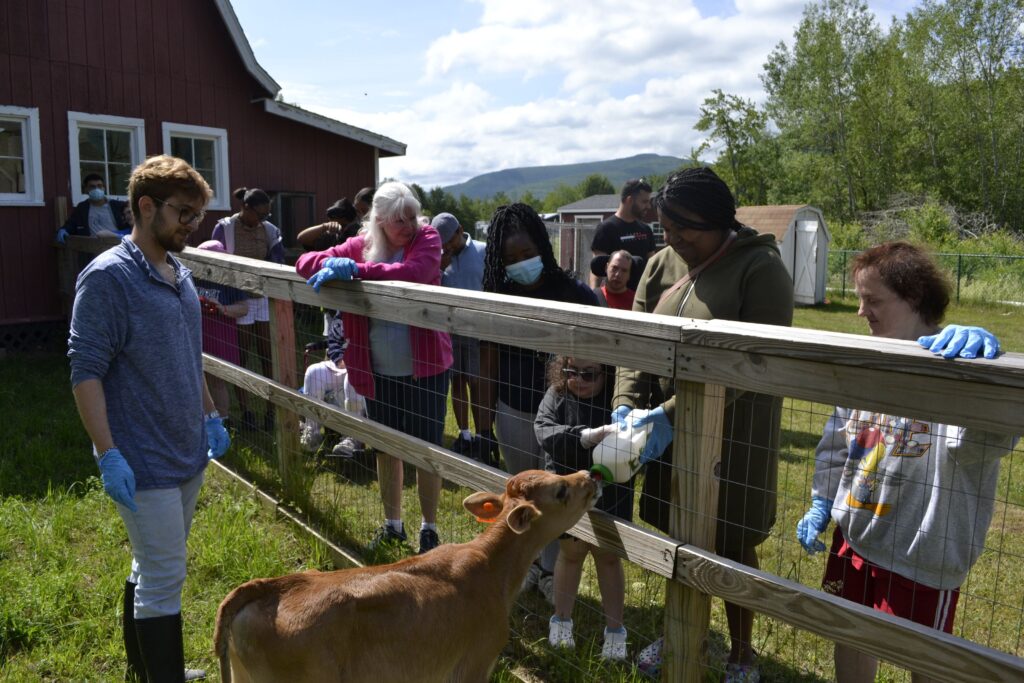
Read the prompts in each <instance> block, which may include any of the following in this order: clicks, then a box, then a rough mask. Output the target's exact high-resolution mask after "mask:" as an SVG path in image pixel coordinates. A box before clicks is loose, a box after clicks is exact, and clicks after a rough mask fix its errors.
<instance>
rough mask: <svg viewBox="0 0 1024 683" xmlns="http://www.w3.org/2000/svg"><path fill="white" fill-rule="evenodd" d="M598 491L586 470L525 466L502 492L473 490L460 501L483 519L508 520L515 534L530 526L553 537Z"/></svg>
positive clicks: (567, 526) (572, 522) (583, 510)
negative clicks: (556, 470)
mask: <svg viewBox="0 0 1024 683" xmlns="http://www.w3.org/2000/svg"><path fill="white" fill-rule="evenodd" d="M598 491H599V486H598V483H597V481H596V480H594V479H593V478H592V477H591V476H590V475H589V474H588V473H587V472H577V473H575V474H567V475H564V476H563V475H558V474H552V473H551V472H545V471H543V470H526V471H525V472H520V473H519V474H517V475H515V476H514V477H511V478H510V479H509V480H508V482H507V483H506V484H505V493H503V494H501V495H498V494H497V493H489V492H486V491H483V492H480V493H474V494H473V495H471V496H468V497H467V498H466V499H465V500H464V501H463V502H462V505H463V506H464V507H465V508H466V509H467V510H469V512H471V513H472V514H474V515H476V517H477V519H479V520H480V521H482V522H497V523H504V524H507V525H508V527H509V528H510V529H511V530H512V531H514V532H515V533H517V534H522V533H525V532H526V531H528V530H531V529H533V530H535V531H537V532H538V533H540V534H541V535H543V536H545V537H547V536H550V537H551V538H555V537H557V536H558V535H559V534H562V533H564V532H565V531H567V530H568V529H570V528H572V526H573V525H575V524H576V522H578V521H579V520H580V517H582V516H583V515H584V514H585V513H586V512H587V510H589V509H590V508H592V507H593V506H594V502H595V501H596V500H597V496H598Z"/></svg>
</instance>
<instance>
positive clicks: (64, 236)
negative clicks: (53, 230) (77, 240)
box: [57, 228, 68, 244]
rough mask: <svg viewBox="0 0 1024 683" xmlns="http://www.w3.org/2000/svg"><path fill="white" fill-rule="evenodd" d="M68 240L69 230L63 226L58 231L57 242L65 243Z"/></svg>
mask: <svg viewBox="0 0 1024 683" xmlns="http://www.w3.org/2000/svg"><path fill="white" fill-rule="evenodd" d="M67 241H68V231H67V230H65V229H64V228H61V229H60V230H58V231H57V243H58V244H64V243H65V242H67Z"/></svg>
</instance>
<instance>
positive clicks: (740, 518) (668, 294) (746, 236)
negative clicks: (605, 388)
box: [612, 168, 793, 683]
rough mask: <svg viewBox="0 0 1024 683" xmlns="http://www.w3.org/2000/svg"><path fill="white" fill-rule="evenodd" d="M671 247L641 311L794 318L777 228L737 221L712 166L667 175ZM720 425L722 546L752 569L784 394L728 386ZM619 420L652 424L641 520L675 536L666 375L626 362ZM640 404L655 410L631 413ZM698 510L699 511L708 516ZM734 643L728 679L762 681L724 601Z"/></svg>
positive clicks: (648, 280)
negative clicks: (761, 229) (770, 230)
mask: <svg viewBox="0 0 1024 683" xmlns="http://www.w3.org/2000/svg"><path fill="white" fill-rule="evenodd" d="M655 206H656V208H657V209H658V218H659V220H660V221H661V225H662V228H663V229H664V231H665V241H666V242H667V243H668V246H669V248H668V249H662V250H661V251H660V252H658V253H657V254H656V255H655V256H654V257H652V258H651V260H650V261H649V262H648V264H647V269H646V270H645V271H644V274H643V276H642V277H641V279H640V283H639V285H638V286H637V291H636V298H635V299H634V303H633V310H634V311H643V312H647V313H659V314H663V315H673V316H680V317H686V318H697V319H700V320H712V319H721V320H739V321H742V322H752V323H765V324H770V325H787V326H788V325H790V324H791V322H792V319H793V280H792V279H791V278H790V276H789V274H788V273H787V272H786V268H785V265H784V264H783V262H782V259H781V257H780V254H779V247H778V245H777V244H776V243H775V238H774V237H773V236H772V235H760V234H758V233H757V232H756V231H755V230H753V229H752V228H750V227H747V226H745V225H741V224H740V223H739V222H738V221H737V220H736V204H735V202H734V200H733V196H732V193H731V192H730V190H729V187H728V186H727V185H726V184H725V183H724V182H722V180H721V179H720V178H719V177H718V176H717V175H715V173H714V171H712V170H711V169H709V168H689V169H685V170H682V171H677V172H676V173H673V174H672V175H671V176H669V178H668V180H666V181H665V185H664V186H663V187H662V188H661V189H660V190H659V192H658V194H657V195H656V197H655ZM726 401H727V403H726V409H725V417H724V424H723V430H722V453H721V469H720V472H719V473H718V474H719V492H718V514H717V519H718V528H717V532H716V538H715V551H716V552H717V553H718V554H719V555H722V556H724V557H727V558H729V559H732V560H736V561H739V562H742V563H743V564H745V565H748V566H751V567H757V553H756V550H755V549H756V548H757V546H758V545H760V544H761V543H762V542H763V541H764V540H765V539H766V538H768V532H769V530H770V529H771V527H772V525H773V524H774V523H775V507H776V500H775V498H776V484H777V478H778V446H779V420H780V413H781V408H782V399H781V398H779V397H776V396H771V395H768V394H756V393H753V392H741V391H735V390H732V389H729V390H728V391H727V393H726ZM612 405H613V406H616V408H615V411H614V412H613V414H612V417H613V419H614V420H616V421H617V422H620V423H621V422H626V421H632V422H633V424H634V425H636V426H641V425H645V424H648V423H651V424H653V429H652V432H651V436H650V437H649V439H648V442H647V446H646V448H645V451H644V453H643V454H642V456H641V460H642V461H647V460H649V462H648V464H647V473H646V476H645V477H644V484H643V493H642V495H641V498H640V517H641V519H643V520H644V521H646V522H648V523H650V524H653V525H654V526H655V527H657V528H658V529H660V530H661V531H663V532H665V533H669V517H670V512H671V508H672V506H677V505H679V504H680V502H679V501H673V500H671V497H672V496H671V481H672V467H673V465H672V449H671V441H672V416H673V413H674V412H675V408H676V404H675V397H674V395H673V384H672V380H671V378H664V377H656V376H652V375H649V374H647V373H645V372H639V371H636V370H630V369H628V368H619V369H618V371H617V374H616V383H615V392H614V396H613V399H612ZM634 408H644V409H646V408H650V409H651V410H650V413H649V415H647V416H645V417H642V418H637V419H635V420H631V418H630V417H629V413H630V411H631V410H633V409H634ZM701 512H703V511H701ZM725 608H726V616H727V619H728V623H729V635H730V638H731V640H732V649H731V651H730V653H729V658H728V662H727V664H726V675H725V680H726V681H727V682H729V683H733V682H739V681H743V682H745V683H751V682H752V681H756V680H758V677H759V676H758V670H757V668H756V666H755V663H754V651H753V648H752V647H751V642H750V640H751V635H752V633H753V626H754V614H753V612H750V611H749V610H745V609H743V608H741V607H740V606H739V605H733V604H730V603H726V604H725ZM660 643H661V641H660V640H659V641H656V642H655V643H654V644H653V645H652V646H651V647H649V648H647V649H645V650H644V651H643V652H641V655H640V662H639V664H640V667H641V668H642V669H645V670H648V671H650V670H651V669H654V668H657V667H658V665H660V649H661V648H660Z"/></svg>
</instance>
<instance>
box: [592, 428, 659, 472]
mask: <svg viewBox="0 0 1024 683" xmlns="http://www.w3.org/2000/svg"><path fill="white" fill-rule="evenodd" d="M647 412H648V411H646V410H634V411H633V412H631V413H630V414H629V417H627V418H626V427H625V428H624V429H617V430H615V432H614V433H612V434H609V435H608V436H607V437H605V438H604V440H602V441H601V442H600V443H599V444H597V446H595V447H594V451H593V454H592V456H591V457H592V458H593V460H594V465H593V466H592V467H591V468H590V471H591V473H592V474H594V475H595V476H597V477H600V478H601V479H603V480H604V481H605V482H606V483H611V482H616V483H620V484H621V483H623V482H627V481H629V479H630V477H632V476H633V475H634V474H636V472H637V470H639V469H640V454H641V453H643V450H644V446H645V445H646V444H647V437H648V435H649V434H650V433H651V428H652V427H653V426H654V425H652V424H646V425H644V426H643V427H637V428H635V429H634V428H633V426H632V425H633V420H634V419H636V418H638V417H642V416H644V415H646V414H647Z"/></svg>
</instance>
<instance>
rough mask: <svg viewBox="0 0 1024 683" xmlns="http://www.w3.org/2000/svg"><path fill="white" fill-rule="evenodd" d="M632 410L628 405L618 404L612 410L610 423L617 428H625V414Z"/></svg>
mask: <svg viewBox="0 0 1024 683" xmlns="http://www.w3.org/2000/svg"><path fill="white" fill-rule="evenodd" d="M631 410H633V409H632V408H630V407H629V406H619V407H618V408H616V409H615V410H613V411H612V421H611V424H613V425H617V426H618V428H619V429H625V428H626V416H627V415H629V413H630V411H631Z"/></svg>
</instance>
